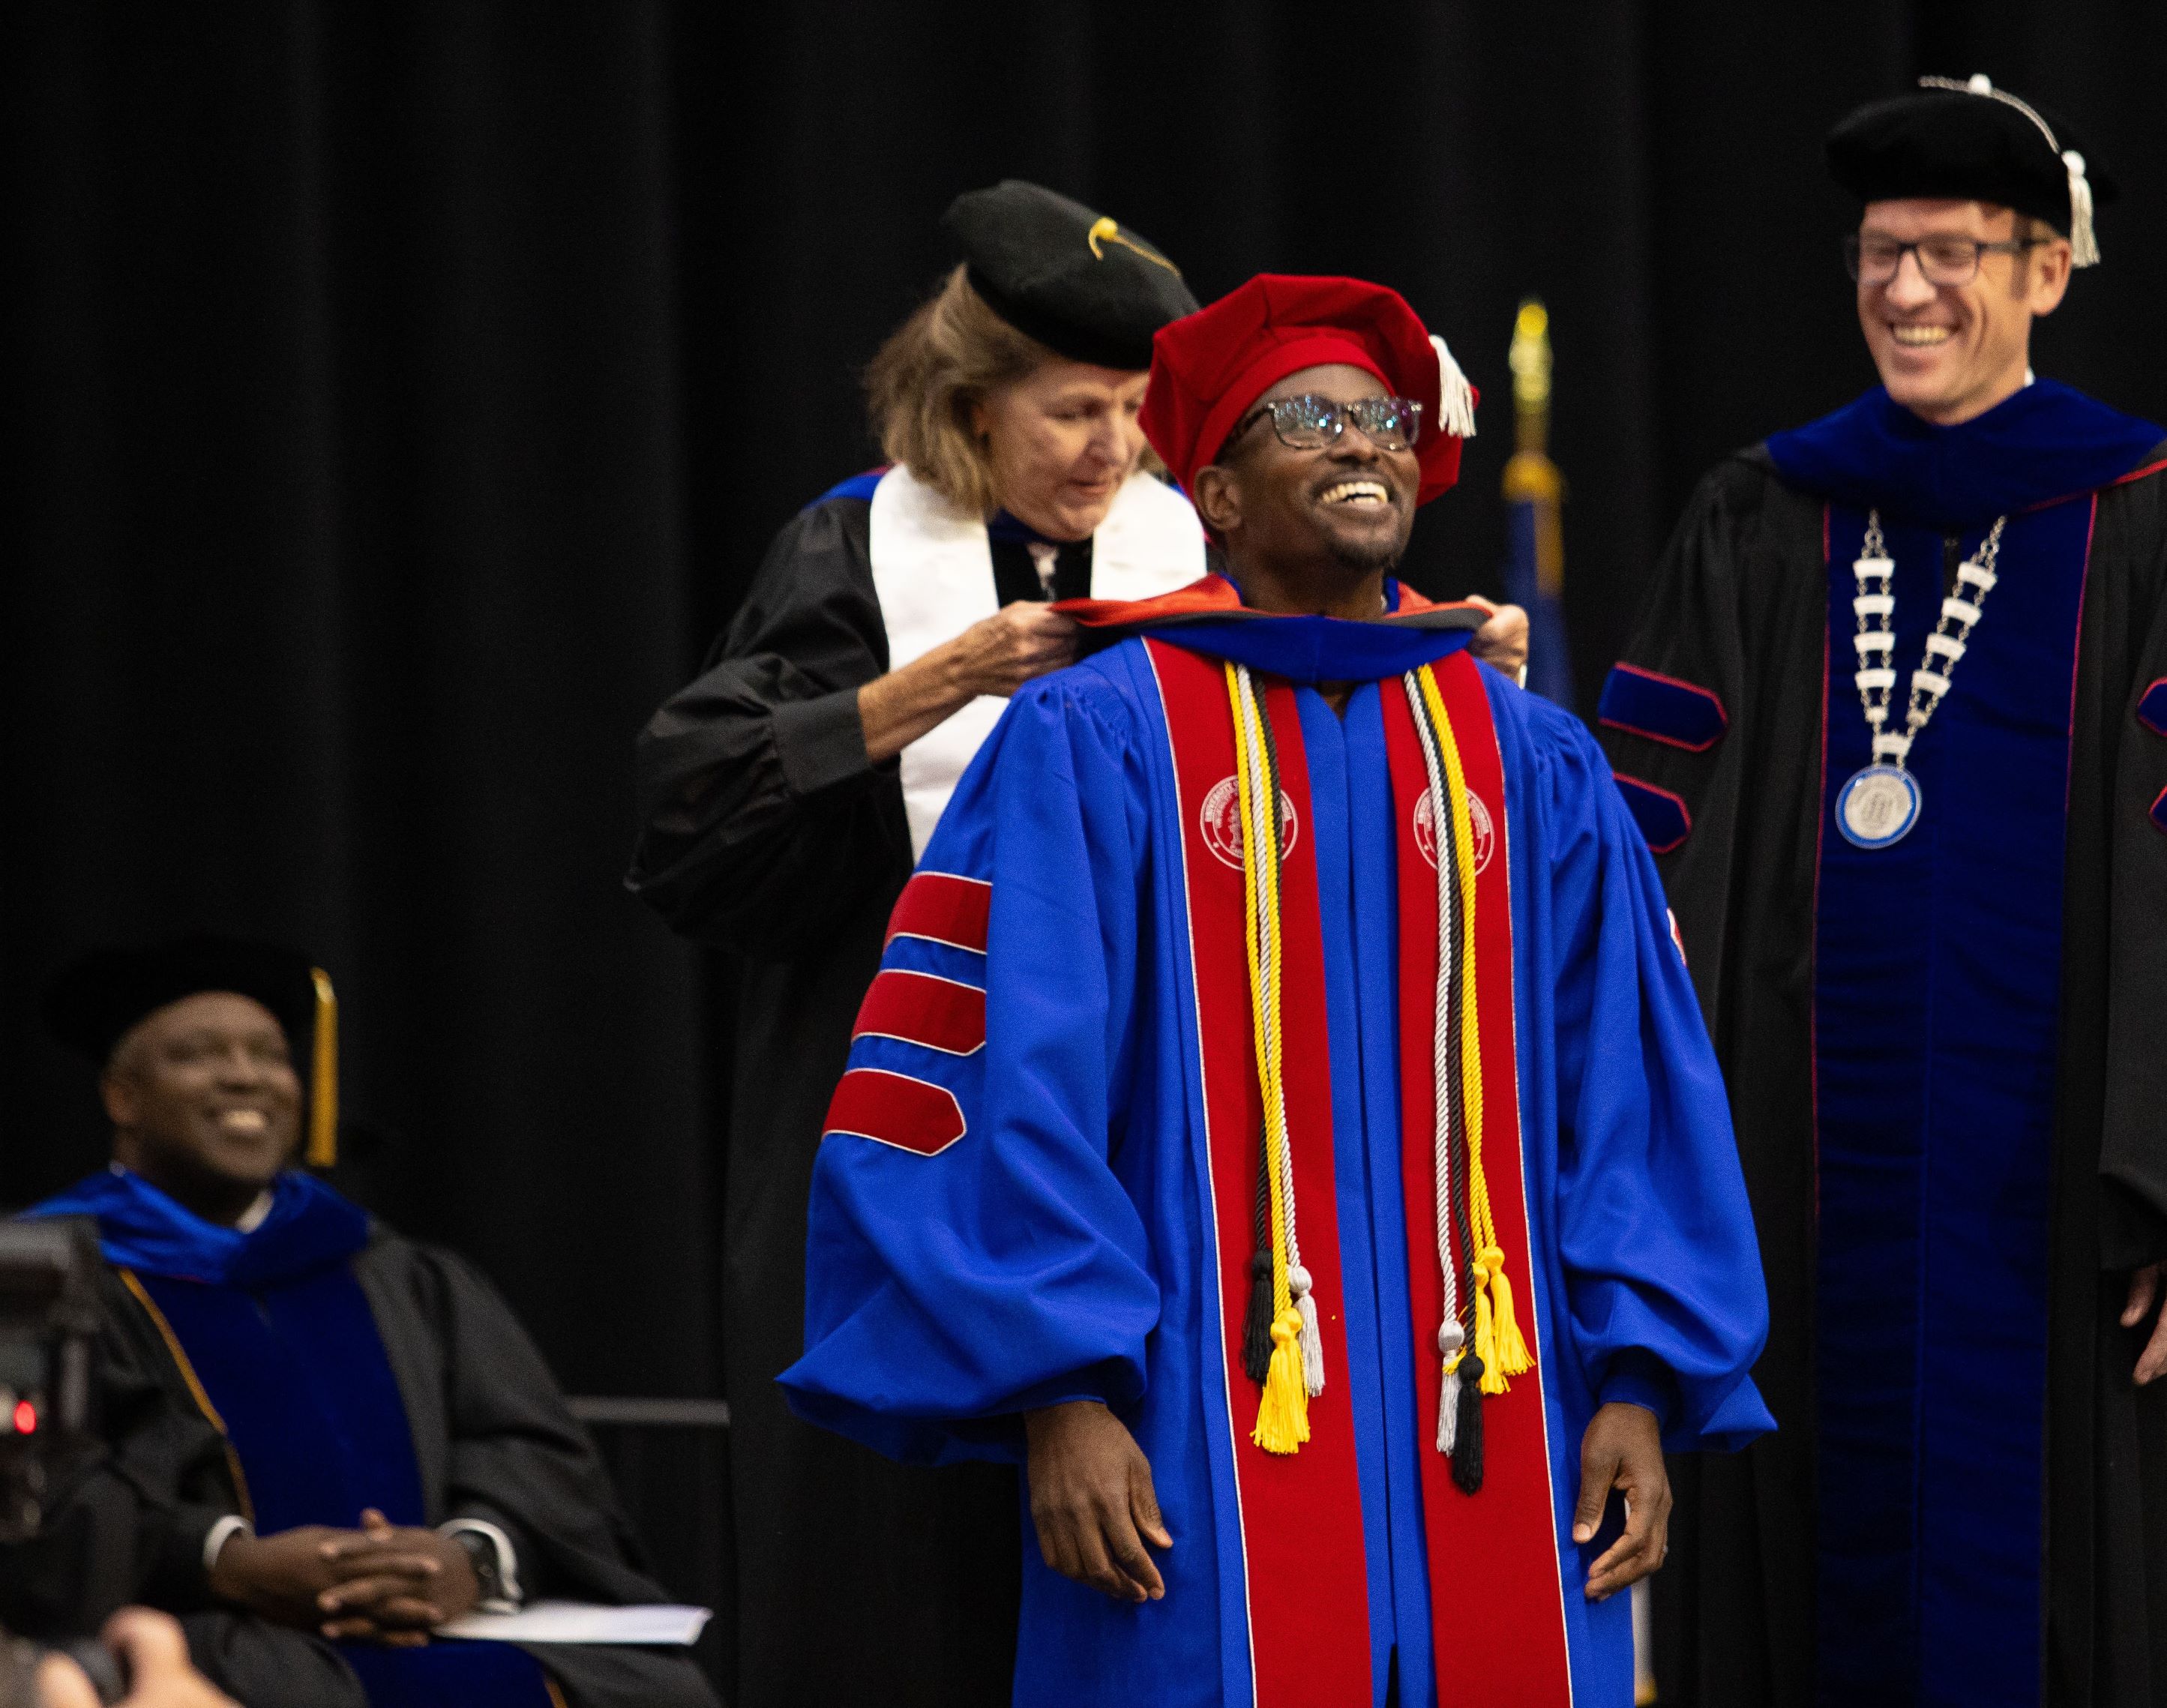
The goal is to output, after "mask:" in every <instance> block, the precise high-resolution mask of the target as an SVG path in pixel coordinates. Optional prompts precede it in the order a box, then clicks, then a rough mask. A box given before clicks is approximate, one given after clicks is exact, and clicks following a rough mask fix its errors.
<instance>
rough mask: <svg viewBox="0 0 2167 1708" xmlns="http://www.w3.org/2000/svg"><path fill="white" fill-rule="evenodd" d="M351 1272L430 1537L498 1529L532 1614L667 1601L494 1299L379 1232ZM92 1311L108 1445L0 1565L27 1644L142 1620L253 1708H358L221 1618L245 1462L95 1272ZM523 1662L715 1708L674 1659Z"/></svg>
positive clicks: (566, 1686)
mask: <svg viewBox="0 0 2167 1708" xmlns="http://www.w3.org/2000/svg"><path fill="white" fill-rule="evenodd" d="M351 1265H352V1273H353V1276H354V1277H355V1279H356V1280H357V1281H358V1282H359V1283H360V1286H361V1291H362V1293H363V1296H364V1297H365V1298H366V1300H367V1302H368V1310H369V1313H370V1314H371V1315H372V1316H373V1317H374V1319H375V1323H376V1327H377V1330H378V1333H379V1335H380V1336H381V1338H382V1340H383V1343H384V1353H385V1355H387V1356H388V1358H389V1363H390V1367H391V1372H392V1376H393V1377H394V1379H395V1382H396V1385H397V1387H398V1396H399V1398H400V1401H401V1402H403V1404H404V1407H405V1413H406V1417H407V1422H408V1424H409V1426H410V1428H411V1432H412V1437H413V1451H414V1457H415V1460H416V1464H417V1468H418V1469H419V1472H420V1473H421V1490H422V1494H423V1498H424V1500H425V1502H426V1504H427V1521H428V1522H429V1523H430V1524H432V1525H436V1524H440V1523H442V1522H443V1521H444V1520H447V1519H450V1518H453V1517H462V1518H479V1519H485V1520H487V1521H488V1522H490V1523H491V1524H493V1525H495V1526H496V1527H497V1528H499V1529H500V1530H502V1531H503V1532H504V1533H505V1535H506V1537H507V1538H508V1539H509V1540H510V1541H511V1545H512V1547H513V1550H514V1552H515V1554H516V1556H517V1565H518V1572H519V1576H520V1579H521V1585H522V1589H523V1591H524V1593H525V1594H526V1595H527V1599H530V1600H535V1599H553V1598H554V1599H569V1600H576V1601H594V1602H602V1603H610V1604H618V1605H628V1604H633V1603H641V1602H660V1601H666V1600H668V1599H670V1598H669V1597H668V1596H667V1595H666V1594H665V1593H664V1592H663V1590H662V1589H661V1588H660V1585H658V1584H656V1583H654V1581H653V1580H652V1579H651V1578H648V1577H647V1576H646V1575H645V1574H644V1572H643V1571H642V1570H641V1568H640V1566H639V1563H638V1545H637V1543H636V1542H635V1541H634V1540H633V1536H632V1533H631V1530H630V1527H629V1525H628V1524H627V1522H626V1520H625V1519H624V1516H623V1513H622V1511H621V1510H620V1509H619V1507H618V1505H617V1498H616V1496H615V1494H614V1493H612V1490H611V1488H610V1486H609V1481H608V1478H607V1475H606V1474H605V1472H604V1471H603V1469H602V1467H601V1461H600V1460H599V1459H598V1458H597V1457H596V1454H595V1451H594V1448H593V1446H592V1445H591V1443H590V1442H589V1440H587V1437H586V1434H585V1430H582V1429H581V1428H580V1425H579V1424H577V1423H576V1422H575V1420H574V1419H573V1418H572V1416H571V1414H570V1412H568V1411H567V1410H566V1408H565V1406H564V1400H563V1398H562V1397H561V1396H560V1395H559V1392H558V1390H557V1387H556V1384H555V1383H554V1381H553V1380H552V1379H551V1377H550V1376H549V1372H548V1369H547V1367H546V1366H544V1365H543V1361H542V1358H541V1355H540V1354H539V1353H538V1352H537V1351H536V1350H535V1349H534V1346H533V1344H532V1342H531V1341H530V1340H529V1339H527V1334H526V1332H525V1330H523V1329H522V1328H521V1327H520V1325H519V1323H518V1320H517V1318H515V1317H513V1315H512V1314H511V1311H510V1310H509V1309H508V1308H506V1305H505V1303H504V1302H503V1301H502V1300H501V1298H500V1297H498V1296H497V1294H496V1292H495V1289H494V1288H492V1287H491V1286H490V1285H489V1283H488V1282H487V1281H484V1280H483V1279H482V1277H481V1276H479V1274H478V1273H477V1272H476V1271H475V1270H473V1269H472V1268H470V1267H469V1265H467V1264H466V1263H465V1262H464V1261H463V1260H460V1259H459V1258H458V1257H456V1256H454V1255H453V1254H451V1253H449V1252H446V1251H442V1250H438V1249H433V1248H432V1247H429V1246H426V1245H421V1244H416V1243H415V1242H413V1241H411V1240H409V1239H404V1238H401V1237H400V1235H398V1234H396V1233H391V1232H389V1231H388V1230H386V1229H384V1228H382V1227H381V1226H380V1225H379V1226H377V1227H375V1228H373V1229H372V1231H371V1233H370V1237H369V1239H368V1244H367V1245H366V1247H365V1248H364V1249H362V1250H361V1251H359V1252H358V1253H357V1254H355V1255H354V1256H353V1257H352V1260H351ZM99 1295H100V1301H101V1303H102V1305H103V1314H104V1323H103V1329H102V1331H101V1333H100V1335H99V1338H98V1347H97V1355H96V1356H97V1397H96V1399H97V1407H98V1415H99V1418H100V1419H101V1425H100V1434H101V1435H102V1437H103V1441H104V1442H105V1444H106V1445H104V1446H103V1448H102V1449H101V1450H99V1451H98V1452H97V1453H96V1454H95V1455H94V1456H92V1457H91V1458H89V1459H88V1460H87V1461H86V1462H83V1463H81V1464H78V1465H77V1466H74V1467H71V1468H70V1469H69V1470H68V1472H66V1476H65V1478H64V1481H63V1483H62V1486H61V1489H60V1490H59V1491H58V1493H57V1495H56V1498H55V1499H54V1500H53V1501H52V1502H51V1503H50V1507H49V1510H48V1515H47V1520H46V1522H45V1525H44V1526H43V1530H42V1533H41V1535H40V1537H39V1539H38V1540H37V1541H34V1542H32V1543H29V1544H28V1545H25V1546H23V1547H20V1548H18V1549H13V1550H9V1551H7V1552H6V1553H5V1555H4V1556H0V1609H4V1612H5V1615H6V1617H7V1618H8V1620H9V1621H10V1622H12V1623H16V1624H19V1625H20V1626H23V1627H24V1628H25V1629H29V1630H35V1631H81V1630H82V1629H85V1628H86V1627H88V1628H95V1626H96V1625H97V1624H98V1623H99V1622H101V1621H102V1620H103V1619H104V1618H105V1617H106V1616H107V1615H109V1614H110V1613H111V1612H112V1611H113V1610H114V1609H115V1608H117V1607H119V1606H121V1605H125V1604H126V1603H130V1602H137V1603H143V1604H146V1605H151V1606H153V1607H157V1608H162V1609H163V1610H166V1611H167V1612H170V1613H172V1614H175V1615H177V1616H178V1617H179V1618H180V1620H181V1622H182V1625H183V1628H184V1630H185V1631H187V1633H188V1647H189V1651H190V1653H191V1655H192V1656H193V1658H194V1660H195V1662H196V1664H197V1665H198V1666H199V1668H201V1669H202V1670H203V1671H204V1673H205V1674H207V1675H208V1676H209V1678H210V1679H212V1681H213V1682H214V1683H215V1684H218V1685H219V1686H220V1688H221V1689H224V1690H225V1691H226V1692H227V1694H228V1695H231V1696H232V1697H233V1698H234V1699H235V1700H236V1701H239V1702H241V1703H242V1704H245V1705H246V1708H288V1705H291V1708H366V1701H367V1698H366V1697H365V1695H364V1694H363V1688H362V1686H361V1684H359V1682H358V1681H357V1679H356V1678H355V1676H354V1674H353V1673H352V1670H351V1669H350V1668H348V1666H347V1663H346V1662H345V1661H344V1660H343V1659H342V1658H341V1657H340V1653H339V1652H338V1649H337V1648H336V1647H335V1646H334V1645H332V1644H331V1643H328V1642H323V1641H322V1640H321V1639H320V1638H318V1637H316V1636H312V1635H310V1633H308V1632H305V1631H296V1630H293V1629H290V1628H289V1627H286V1626H277V1625H273V1624H271V1623H269V1622H268V1621H267V1620H262V1619H260V1618H257V1617H256V1616H255V1615H250V1614H246V1613H241V1612H237V1611H234V1610H230V1609H226V1608H223V1607H220V1606H218V1605H215V1604H214V1603H213V1602H212V1600H211V1599H210V1596H209V1589H208V1585H207V1583H206V1574H205V1573H204V1565H203V1549H204V1538H205V1536H206V1535H207V1534H208V1532H209V1530H210V1528H211V1527H212V1525H214V1524H215V1523H216V1522H217V1520H219V1519H220V1518H221V1517H223V1516H225V1514H232V1513H236V1512H239V1511H241V1510H242V1509H243V1507H242V1503H241V1496H240V1494H239V1493H238V1489H237V1486H236V1480H235V1477H234V1472H233V1469H232V1466H233V1462H234V1461H233V1460H232V1458H231V1456H230V1455H229V1453H228V1451H227V1446H226V1443H225V1440H224V1439H223V1438H222V1437H221V1436H220V1434H219V1432H218V1430H216V1429H215V1428H214V1427H213V1425H212V1424H210V1423H209V1421H208V1420H207V1419H205V1417H204V1413H203V1411H202V1410H201V1408H199V1405H198V1403H197V1402H196V1400H195V1398H194V1397H193V1395H192V1393H191V1392H190V1390H189V1387H188V1376H186V1375H185V1374H184V1373H183V1371H182V1369H181V1366H180V1365H179V1364H178V1363H177V1361H175V1359H174V1358H173V1357H172V1355H171V1354H170V1353H169V1352H168V1350H167V1346H166V1344H165V1342H164V1340H163V1339H162V1336H161V1332H160V1329H159V1326H158V1324H157V1323H156V1322H155V1321H154V1320H153V1319H152V1318H151V1315H150V1313H148V1312H147V1311H146V1309H145V1308H143V1306H142V1305H141V1304H140V1302H138V1300H137V1298H136V1297H135V1295H134V1294H132V1293H131V1292H130V1290H129V1288H128V1286H127V1285H126V1284H125V1282H124V1281H122V1279H121V1278H120V1276H119V1274H118V1273H117V1272H115V1271H114V1270H105V1271H104V1272H103V1273H102V1274H101V1276H99ZM530 1652H532V1654H534V1655H535V1657H536V1658H538V1659H539V1660H540V1661H541V1663H542V1664H543V1669H544V1670H545V1671H546V1672H547V1673H548V1674H549V1675H550V1676H551V1677H552V1678H553V1679H554V1680H555V1682H556V1684H557V1685H558V1687H559V1689H560V1690H561V1691H562V1692H563V1694H564V1697H565V1698H566V1700H568V1701H569V1702H570V1704H571V1705H572V1708H714V1703H715V1696H714V1693H713V1690H712V1689H709V1687H708V1685H707V1681H706V1680H705V1679H703V1678H702V1676H701V1675H700V1673H699V1670H698V1668H697V1667H696V1666H695V1665H694V1664H693V1663H692V1661H691V1658H690V1657H689V1655H687V1654H686V1652H685V1651H684V1650H682V1649H676V1648H654V1647H628V1646H623V1645H602V1646H596V1645H585V1644H576V1645H575V1644H551V1645H537V1646H535V1647H533V1648H532V1649H531V1650H530Z"/></svg>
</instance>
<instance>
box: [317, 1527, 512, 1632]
mask: <svg viewBox="0 0 2167 1708" xmlns="http://www.w3.org/2000/svg"><path fill="white" fill-rule="evenodd" d="M361 1525H362V1527H361V1529H360V1530H359V1531H358V1532H355V1531H348V1532H347V1533H346V1534H344V1535H342V1536H339V1537H338V1538H337V1539H336V1541H333V1542H331V1545H330V1549H329V1552H330V1556H331V1563H332V1566H333V1567H334V1569H335V1570H336V1571H338V1572H339V1573H341V1574H342V1575H341V1577H340V1579H339V1581H338V1582H337V1583H335V1584H333V1585H332V1586H331V1588H330V1589H326V1591H325V1592H324V1593H323V1594H321V1595H319V1596H318V1597H317V1598H316V1605H317V1606H318V1607H319V1608H321V1610H323V1612H324V1614H325V1615H327V1617H326V1619H325V1620H324V1622H323V1625H322V1626H321V1631H322V1633H323V1635H324V1636H327V1637H331V1638H332V1639H334V1640H337V1639H347V1640H350V1641H351V1640H368V1639H371V1638H374V1639H379V1640H380V1641H383V1642H389V1643H399V1642H404V1641H416V1642H418V1641H421V1640H423V1639H424V1638H425V1637H426V1635H427V1631H429V1629H430V1627H432V1626H438V1625H442V1624H443V1623H444V1622H445V1621H446V1620H453V1619H457V1618H458V1617H460V1616H461V1615H463V1614H466V1613H470V1612H472V1611H473V1610H474V1604H475V1603H476V1602H477V1601H479V1600H480V1599H481V1584H480V1583H479V1581H478V1580H477V1579H476V1578H475V1577H474V1562H473V1561H472V1560H471V1559H469V1557H467V1551H466V1549H465V1548H464V1547H463V1546H460V1544H459V1543H458V1542H457V1541H454V1540H453V1538H451V1537H450V1536H438V1535H437V1533H436V1531H434V1530H416V1529H414V1528H411V1527H407V1526H400V1525H394V1524H392V1523H390V1522H389V1520H386V1519H385V1518H384V1514H382V1513H380V1512H378V1511H377V1510H376V1509H374V1508H373V1507H372V1508H371V1509H369V1510H368V1511H367V1512H364V1513H363V1514H362V1515H361Z"/></svg>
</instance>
